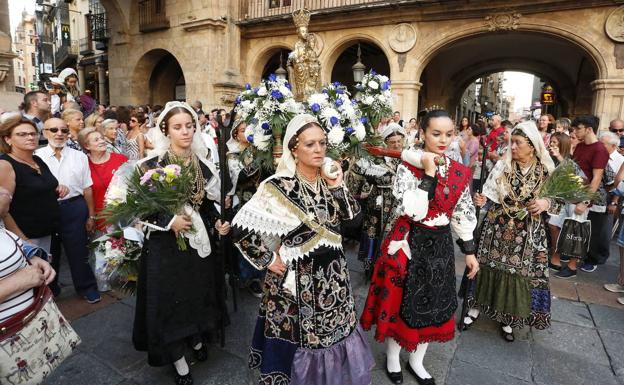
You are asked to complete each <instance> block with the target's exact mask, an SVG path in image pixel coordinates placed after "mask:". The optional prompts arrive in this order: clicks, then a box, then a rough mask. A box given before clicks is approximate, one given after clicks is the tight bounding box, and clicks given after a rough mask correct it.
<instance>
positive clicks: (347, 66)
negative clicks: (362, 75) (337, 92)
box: [329, 41, 390, 93]
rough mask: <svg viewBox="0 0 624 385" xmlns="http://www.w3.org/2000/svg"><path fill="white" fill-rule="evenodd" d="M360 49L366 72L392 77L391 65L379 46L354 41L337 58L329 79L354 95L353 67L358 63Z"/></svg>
mask: <svg viewBox="0 0 624 385" xmlns="http://www.w3.org/2000/svg"><path fill="white" fill-rule="evenodd" d="M358 48H359V49H360V53H361V56H360V57H361V62H362V63H363V64H364V65H365V66H366V72H368V71H369V70H375V71H376V72H377V73H380V74H384V75H386V76H388V77H390V63H389V61H388V58H387V57H386V55H385V54H384V52H383V50H382V49H381V48H380V47H379V46H377V45H376V44H372V43H369V42H366V41H361V42H358V41H352V42H351V44H350V45H347V46H346V47H345V48H344V50H343V51H342V53H341V54H340V55H339V56H338V57H337V58H336V61H335V62H334V65H333V68H331V77H330V78H329V80H330V81H332V82H334V81H337V82H340V83H342V84H344V85H345V86H347V88H348V89H349V90H350V91H351V92H352V93H355V81H354V79H353V69H352V66H353V65H354V64H355V62H356V61H357V52H358Z"/></svg>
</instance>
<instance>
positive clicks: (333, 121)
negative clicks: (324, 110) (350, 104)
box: [329, 116, 338, 126]
mask: <svg viewBox="0 0 624 385" xmlns="http://www.w3.org/2000/svg"><path fill="white" fill-rule="evenodd" d="M329 122H330V123H331V125H332V126H335V125H336V124H338V118H337V117H335V116H332V117H331V118H329Z"/></svg>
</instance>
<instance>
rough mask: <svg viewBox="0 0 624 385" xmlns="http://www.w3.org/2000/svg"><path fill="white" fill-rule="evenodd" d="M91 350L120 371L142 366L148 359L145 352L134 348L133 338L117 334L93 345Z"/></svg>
mask: <svg viewBox="0 0 624 385" xmlns="http://www.w3.org/2000/svg"><path fill="white" fill-rule="evenodd" d="M84 348H85V347H84V346H83V349H84ZM91 350H92V351H93V354H95V355H96V356H97V357H98V358H100V359H101V360H102V361H103V362H106V363H107V364H108V365H110V366H112V367H114V368H115V369H117V370H118V371H120V372H127V371H130V370H132V369H133V368H136V367H138V366H140V365H141V364H142V363H143V362H144V361H145V360H146V359H147V354H146V353H145V352H139V351H137V350H135V349H134V346H133V345H132V340H131V339H129V338H127V337H126V338H120V337H118V336H116V335H112V336H110V337H109V338H107V339H105V340H103V341H102V342H100V343H99V344H97V345H95V346H93V347H92V349H91Z"/></svg>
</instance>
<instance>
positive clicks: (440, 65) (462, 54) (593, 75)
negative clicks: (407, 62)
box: [419, 31, 599, 116]
mask: <svg viewBox="0 0 624 385" xmlns="http://www.w3.org/2000/svg"><path fill="white" fill-rule="evenodd" d="M503 71H521V72H527V73H531V74H534V75H536V76H537V77H539V78H540V79H542V80H543V81H545V82H548V83H549V84H550V85H552V86H553V87H554V88H555V91H556V93H557V99H558V101H559V102H558V104H557V106H556V109H555V110H556V112H557V115H558V116H571V115H578V114H583V113H591V112H592V107H593V106H592V102H593V92H592V87H591V84H590V83H591V82H592V81H594V80H596V79H598V78H599V70H598V65H597V63H596V62H595V61H594V59H593V56H592V54H591V53H589V52H588V51H587V50H585V49H584V48H583V47H581V46H580V45H579V44H576V43H575V42H572V41H570V40H566V39H564V38H563V37H561V36H557V35H551V34H547V33H542V32H537V31H515V32H508V33H488V34H483V33H481V34H476V35H473V36H469V37H465V38H461V39H458V40H455V41H453V42H451V43H449V44H447V45H444V46H442V47H440V48H439V49H437V50H436V51H435V52H433V53H432V54H431V55H429V57H428V61H427V64H426V66H425V67H424V69H423V71H422V73H421V77H420V81H421V83H422V84H423V86H422V88H421V90H420V95H419V110H421V109H423V108H426V107H427V106H430V105H439V106H442V107H444V108H446V109H448V110H449V111H450V112H451V113H454V112H456V111H459V110H461V109H462V106H461V104H462V103H463V95H464V93H465V91H466V88H467V87H468V86H469V85H470V84H471V83H472V82H474V81H475V80H476V79H479V78H483V77H486V76H488V75H491V74H494V73H499V72H503ZM551 111H552V110H551ZM549 112H550V111H549Z"/></svg>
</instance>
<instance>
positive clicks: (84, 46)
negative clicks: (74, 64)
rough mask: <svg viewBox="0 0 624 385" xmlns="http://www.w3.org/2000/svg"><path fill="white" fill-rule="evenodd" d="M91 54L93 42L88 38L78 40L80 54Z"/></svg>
mask: <svg viewBox="0 0 624 385" xmlns="http://www.w3.org/2000/svg"><path fill="white" fill-rule="evenodd" d="M92 53H93V40H91V39H89V38H88V37H85V38H82V39H80V54H81V55H90V54H92Z"/></svg>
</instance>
